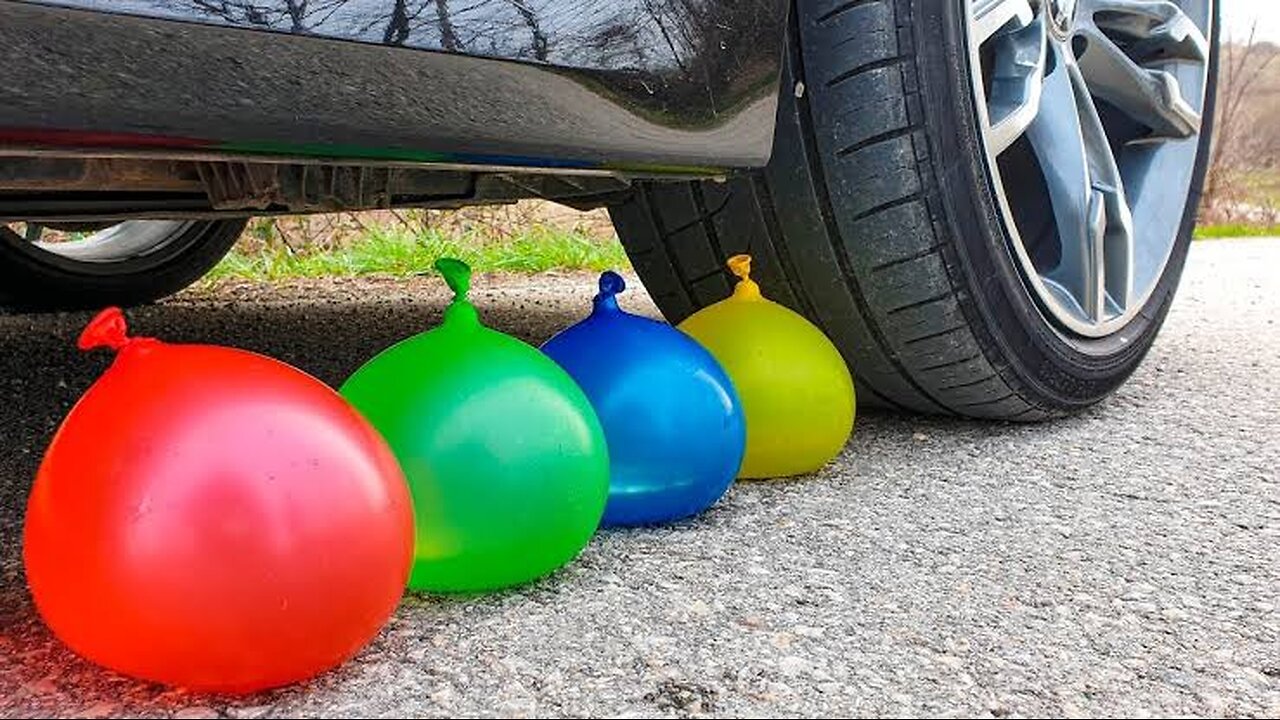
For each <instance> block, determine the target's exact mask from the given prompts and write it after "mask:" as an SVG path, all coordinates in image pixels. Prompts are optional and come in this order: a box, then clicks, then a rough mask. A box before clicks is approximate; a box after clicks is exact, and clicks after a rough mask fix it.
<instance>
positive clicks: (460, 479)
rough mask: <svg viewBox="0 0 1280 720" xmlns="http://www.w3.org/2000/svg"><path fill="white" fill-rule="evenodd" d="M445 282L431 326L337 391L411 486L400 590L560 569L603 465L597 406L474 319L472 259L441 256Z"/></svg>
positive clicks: (537, 357) (592, 524)
mask: <svg viewBox="0 0 1280 720" xmlns="http://www.w3.org/2000/svg"><path fill="white" fill-rule="evenodd" d="M436 269H437V270H439V271H440V273H441V274H442V275H444V277H445V281H446V282H447V283H448V284H449V287H450V288H452V289H453V291H454V300H453V303H452V304H451V305H449V307H448V308H447V309H446V310H445V314H444V320H443V322H442V323H441V325H440V326H439V327H437V328H434V329H432V330H430V331H428V332H424V333H421V334H419V335H415V336H413V337H410V338H408V339H406V340H403V341H401V342H399V343H397V344H396V345H393V346H392V347H390V348H388V349H387V350H385V351H383V352H382V353H381V354H379V355H378V356H377V357H375V358H373V359H372V360H370V361H369V362H368V363H366V364H365V365H364V366H363V367H361V368H360V369H359V370H357V371H356V372H355V373H354V374H353V375H352V376H351V377H350V378H349V379H348V380H347V381H346V383H344V384H343V386H342V388H341V393H342V395H343V396H345V397H346V398H347V399H348V400H349V401H351V403H352V404H353V405H355V407H356V408H357V409H359V410H360V412H362V413H363V414H364V416H365V417H366V418H368V419H369V421H370V422H371V423H373V425H374V426H375V427H376V428H378V430H379V431H381V432H382V434H383V435H384V436H385V437H386V439H387V441H388V443H389V444H390V445H391V449H392V451H393V452H394V453H395V455H396V458H397V459H398V460H399V461H400V464H401V467H402V468H403V469H404V473H405V476H406V478H407V480H408V483H409V489H410V491H411V493H412V495H413V503H414V513H415V520H416V545H415V557H414V564H413V570H412V573H411V575H410V577H409V588H410V589H413V590H426V591H436V592H471V591H482V590H493V589H497V588H502V587H507V586H511V585H516V584H519V583H523V582H527V581H529V580H533V579H535V578H538V577H540V576H543V575H545V574H547V573H549V572H551V571H553V570H555V569H556V568H558V567H560V566H561V565H564V564H565V563H567V562H568V561H570V560H571V559H573V557H574V556H576V555H577V554H578V552H579V551H580V550H581V549H582V548H583V547H584V546H585V545H586V543H587V542H588V540H589V539H590V538H591V536H592V534H593V533H594V532H595V530H596V527H597V526H598V525H599V522H600V518H601V515H602V514H603V512H604V506H605V501H606V499H607V497H608V491H609V461H608V452H607V449H606V444H605V439H604V434H603V431H602V430H601V427H600V422H599V420H598V419H597V418H596V414H595V411H594V410H592V408H591V405H590V403H589V402H588V400H587V398H586V396H585V395H584V394H583V392H582V390H581V389H580V388H579V387H578V386H577V384H576V383H574V381H573V379H572V378H570V377H569V375H568V374H567V373H566V372H565V371H564V370H562V369H560V367H559V366H557V365H556V364H555V363H554V362H552V361H551V360H550V359H548V358H547V357H546V356H545V355H543V354H542V353H541V352H539V351H538V350H537V349H535V348H533V347H532V346H530V345H527V344H525V343H524V342H521V341H520V340H517V339H516V338H513V337H511V336H509V335H505V334H503V333H500V332H497V331H495V330H491V329H489V328H487V327H485V326H484V325H483V324H481V322H480V319H479V317H478V315H477V313H476V309H475V307H474V306H473V305H472V304H471V303H470V302H469V301H468V300H467V297H466V295H467V290H468V288H469V285H470V268H468V267H467V266H466V264H464V263H462V262H461V261H458V260H452V259H442V260H440V261H438V262H437V263H436Z"/></svg>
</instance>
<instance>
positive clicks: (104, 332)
mask: <svg viewBox="0 0 1280 720" xmlns="http://www.w3.org/2000/svg"><path fill="white" fill-rule="evenodd" d="M129 340H130V338H129V324H128V322H126V321H125V318H124V311H122V310H121V309H120V308H118V307H109V308H107V309H105V310H103V311H102V312H99V313H98V314H97V315H94V316H93V319H92V320H90V321H89V324H88V325H86V326H85V328H84V330H83V331H82V332H81V333H80V340H79V341H78V342H77V343H76V347H78V348H80V349H81V350H93V349H95V348H100V347H107V348H111V349H112V350H119V349H120V348H122V347H124V346H125V345H127V344H129Z"/></svg>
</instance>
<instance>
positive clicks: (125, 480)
mask: <svg viewBox="0 0 1280 720" xmlns="http://www.w3.org/2000/svg"><path fill="white" fill-rule="evenodd" d="M102 346H106V347H111V348H113V349H115V350H116V351H117V352H118V355H117V356H116V358H115V362H114V363H113V364H112V365H111V367H110V368H109V369H108V370H107V372H106V373H105V374H104V375H103V376H102V377H101V378H99V379H98V381H97V382H96V383H94V385H93V387H91V388H90V389H89V391H88V392H87V393H85V395H84V397H83V398H81V399H80V401H79V402H78V403H77V404H76V406H75V407H74V408H72V410H71V413H70V414H69V415H68V416H67V418H66V420H65V421H64V422H63V424H62V427H61V428H59V429H58V432H57V434H56V435H55V436H54V438H53V442H52V444H51V445H50V446H49V449H48V452H47V453H46V455H45V458H44V462H43V463H42V465H41V466H40V471H39V474H38V475H37V477H36V481H35V485H34V487H33V488H32V491H31V497H30V500H29V502H28V505H27V516H26V527H25V536H24V547H23V553H24V561H25V563H26V571H27V582H28V584H29V585H30V588H31V594H32V596H33V598H34V599H35V603H36V607H37V608H38V609H39V611H40V614H41V615H42V616H43V617H44V619H45V621H46V622H47V623H48V625H49V627H50V628H51V629H52V630H53V632H54V633H55V634H56V635H57V636H58V637H59V638H60V639H61V640H62V641H63V642H65V643H66V644H67V645H68V646H70V647H71V648H72V649H73V650H75V651H76V652H77V653H79V654H81V655H83V656H84V657H86V658H88V659H90V660H92V661H94V662H97V663H99V664H101V665H104V666H106V667H108V668H111V669H113V670H116V671H118V672H121V673H124V674H127V675H132V676H134V677H138V678H142V679H146V680H152V681H156V682H160V683H165V684H168V685H176V686H182V687H187V688H192V689H196V690H204V691H217V692H251V691H254V690H260V689H264V688H269V687H274V686H279V685H284V684H287V683H291V682H295V681H298V680H302V679H305V678H308V677H311V676H313V675H315V674H317V673H320V672H322V671H324V670H326V669H328V668H331V667H333V666H335V665H337V664H339V663H341V662H342V661H343V660H345V659H347V658H348V657H350V656H351V655H353V654H355V653H356V651H358V650H359V649H360V648H361V647H362V646H363V645H364V644H365V643H367V642H368V641H369V640H370V639H372V638H373V637H374V635H376V634H377V632H378V630H379V629H380V628H381V627H382V626H383V624H384V623H385V622H386V621H387V619H388V617H389V616H390V615H391V613H392V611H393V610H394V609H395V606H396V604H397V602H398V600H399V598H400V596H401V593H402V591H403V589H404V584H405V581H406V579H407V577H408V573H409V565H410V562H411V560H412V557H413V512H412V507H411V505H410V499H409V494H408V491H407V487H406V484H405V481H404V476H403V475H402V473H401V471H400V469H399V466H398V465H397V464H396V461H395V458H394V456H392V454H391V451H390V450H389V448H388V447H387V445H386V443H385V442H384V441H383V440H382V438H381V437H380V436H379V435H378V434H377V433H376V431H374V430H373V429H372V428H371V427H370V426H369V424H368V423H367V422H365V421H364V419H363V418H361V417H360V415H359V414H358V413H357V412H356V411H355V410H353V409H352V408H351V407H350V406H349V405H348V404H347V403H346V401H344V400H343V399H342V398H341V397H340V396H339V395H338V394H337V393H335V392H333V391H332V390H331V389H329V388H328V387H326V386H325V385H324V384H322V383H321V382H320V381H318V380H316V379H315V378H312V377H311V376H309V375H307V374H305V373H303V372H302V371H300V370H297V369H295V368H293V367H290V366H289V365H286V364H284V363H282V362H278V361H276V360H272V359H270V358H267V357H263V356H261V355H256V354H253V353H249V352H244V351H240V350H234V349H231V348H225V347H216V346H211V345H178V344H166V343H162V342H160V341H158V340H154V339H151V338H130V337H126V335H125V323H124V317H123V315H122V314H121V313H120V311H119V310H117V309H110V310H106V311H104V312H103V313H101V314H100V315H99V316H98V317H97V318H95V319H94V321H93V322H92V323H90V325H89V327H88V328H86V330H85V332H84V334H83V335H82V336H81V339H80V347H81V348H82V349H90V348H93V347H102Z"/></svg>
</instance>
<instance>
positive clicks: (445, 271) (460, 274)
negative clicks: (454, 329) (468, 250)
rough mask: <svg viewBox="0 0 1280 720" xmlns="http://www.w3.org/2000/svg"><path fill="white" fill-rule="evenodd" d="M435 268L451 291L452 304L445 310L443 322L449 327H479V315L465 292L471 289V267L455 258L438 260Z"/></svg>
mask: <svg viewBox="0 0 1280 720" xmlns="http://www.w3.org/2000/svg"><path fill="white" fill-rule="evenodd" d="M435 268H436V271H438V272H439V273H440V274H441V275H443V276H444V281H445V284H447V285H448V286H449V289H450V290H452V291H453V302H452V303H450V304H449V307H447V308H445V311H444V322H445V323H446V324H450V325H454V324H456V325H464V326H469V325H479V324H480V315H479V313H477V312H476V308H475V306H474V305H472V304H471V301H470V300H468V299H467V291H468V290H470V289H471V267H470V266H469V265H467V264H466V263H464V262H462V261H461V260H458V259H456V258H440V259H439V260H436V263H435Z"/></svg>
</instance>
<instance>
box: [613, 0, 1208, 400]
mask: <svg viewBox="0 0 1280 720" xmlns="http://www.w3.org/2000/svg"><path fill="white" fill-rule="evenodd" d="M791 17H792V19H791V28H790V36H789V39H788V44H789V51H788V58H787V64H786V69H785V71H784V72H785V74H784V77H783V92H782V94H781V97H780V106H779V112H778V129H777V132H776V135H775V141H774V150H773V157H772V160H771V162H770V164H769V166H768V167H767V168H765V169H764V170H762V171H759V172H754V173H750V174H746V175H741V176H737V177H733V178H730V179H729V180H728V181H727V182H723V183H717V182H699V183H646V184H643V185H641V186H640V187H639V188H638V189H637V191H636V192H635V194H634V195H633V196H631V198H630V199H629V200H628V201H627V202H625V204H622V205H618V206H615V207H614V208H612V209H611V212H612V215H613V218H614V222H615V225H616V226H617V228H618V231H619V234H620V235H621V237H622V240H623V243H624V244H625V245H626V247H627V249H628V252H629V253H630V255H631V257H632V259H633V262H634V264H635V267H636V269H637V271H638V272H639V274H640V276H641V278H642V279H643V281H644V283H645V285H646V286H647V287H648V288H649V290H650V292H651V294H652V295H653V296H654V298H655V300H656V302H657V303H658V305H659V306H660V307H661V308H662V310H663V311H664V313H666V315H667V316H668V317H669V318H670V319H671V320H673V321H678V320H680V319H682V318H683V317H685V316H687V315H688V314H690V313H691V312H693V311H694V310H696V309H698V308H700V307H702V306H705V305H707V304H709V303H712V302H715V301H717V300H720V299H721V298H723V297H725V296H726V295H727V294H728V292H729V285H728V282H729V279H728V278H727V277H726V276H725V273H724V272H723V270H722V261H723V259H724V258H726V257H728V256H729V255H731V254H734V253H738V252H750V253H752V254H754V255H755V256H756V257H757V258H758V260H757V264H756V267H757V268H758V271H757V272H759V273H761V274H762V277H761V281H762V285H764V289H765V291H766V292H767V293H769V294H771V295H772V297H773V298H774V299H775V300H778V301H780V302H783V303H785V304H787V305H789V306H791V307H792V308H794V309H796V310H798V311H800V312H802V313H804V314H806V315H807V316H808V317H810V318H811V319H813V320H814V321H815V322H816V323H818V325H819V326H821V327H822V328H823V329H824V330H825V331H826V332H827V334H828V335H829V336H830V337H831V338H832V339H833V340H834V341H835V343H836V344H837V346H838V347H839V348H840V349H841V351H842V352H843V353H844V355H845V357H846V359H847V360H848V361H849V363H850V365H851V367H852V368H853V370H854V374H855V376H856V378H857V384H858V392H857V395H858V398H859V400H860V401H862V402H864V403H866V402H869V403H871V404H876V405H881V406H889V407H894V408H899V409H905V410H910V411H916V412H926V413H940V414H954V415H964V416H973V417H986V418H1000V419H1016V420H1035V419H1043V418H1049V417H1055V416H1059V415H1062V414H1065V413H1070V412H1073V411H1077V410H1080V409H1082V408H1085V407H1088V406H1090V405H1092V404H1094V403H1096V402H1098V401H1099V400H1101V399H1102V398H1104V397H1106V396H1107V395H1108V394H1109V393H1111V392H1112V391H1114V390H1115V389H1116V388H1117V387H1118V386H1119V385H1120V384H1121V383H1123V382H1124V380H1125V379H1126V378H1127V377H1128V376H1129V375H1130V374H1131V373H1132V372H1133V370H1134V369H1135V368H1136V367H1137V366H1138V364H1139V363H1140V362H1141V360H1142V358H1143V356H1144V355H1145V353H1146V352H1147V350H1148V348H1149V347H1150V346H1151V343H1152V341H1153V339H1154V338H1155V335H1156V333H1157V331H1158V330H1159V328H1160V325H1161V323H1162V322H1163V320H1164V317H1165V314H1166V312H1167V311H1168V309H1169V304H1170V302H1171V300H1172V298H1173V294H1174V290H1175V288H1176V286H1177V283H1178V278H1179V276H1180V274H1181V272H1182V265H1183V261H1184V260H1185V258H1186V253H1187V248H1188V245H1189V243H1190V239H1191V232H1192V228H1193V224H1194V218H1195V210H1196V205H1197V201H1198V198H1199V194H1200V188H1201V185H1202V182H1203V178H1204V170H1205V161H1206V157H1207V155H1208V152H1207V151H1208V145H1209V135H1210V129H1211V124H1212V115H1213V113H1212V110H1213V94H1214V86H1215V83H1216V55H1217V48H1216V45H1217V2H1216V1H1215V0H1176V1H1173V0H969V1H968V2H963V1H958V2H950V1H948V2H939V1H938V0H825V1H823V2H799V3H797V4H796V6H795V7H793V8H792V16H791ZM753 277H754V275H753Z"/></svg>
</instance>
